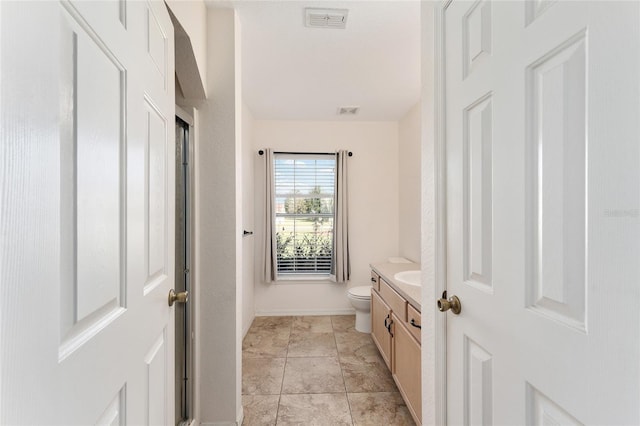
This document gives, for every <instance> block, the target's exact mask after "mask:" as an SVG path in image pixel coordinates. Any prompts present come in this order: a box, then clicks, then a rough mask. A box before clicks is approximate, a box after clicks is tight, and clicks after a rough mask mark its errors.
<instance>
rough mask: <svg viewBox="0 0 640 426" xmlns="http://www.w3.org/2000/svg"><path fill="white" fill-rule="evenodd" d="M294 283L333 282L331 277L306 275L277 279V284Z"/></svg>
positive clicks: (281, 276) (286, 276) (285, 276)
mask: <svg viewBox="0 0 640 426" xmlns="http://www.w3.org/2000/svg"><path fill="white" fill-rule="evenodd" d="M292 281H296V282H304V281H312V282H318V283H332V282H333V281H332V280H331V277H330V276H329V275H306V274H299V275H293V274H292V275H289V274H287V275H278V279H277V281H276V282H288V283H291V282H292Z"/></svg>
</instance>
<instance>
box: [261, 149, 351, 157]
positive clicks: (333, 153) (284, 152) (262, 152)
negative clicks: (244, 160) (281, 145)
mask: <svg viewBox="0 0 640 426" xmlns="http://www.w3.org/2000/svg"><path fill="white" fill-rule="evenodd" d="M273 153H274V154H304V155H336V153H335V152H289V151H274V152H273ZM258 154H260V155H263V154H264V151H263V150H260V151H258ZM349 157H353V152H351V151H349Z"/></svg>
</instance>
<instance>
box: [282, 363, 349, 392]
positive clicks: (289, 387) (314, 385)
mask: <svg viewBox="0 0 640 426" xmlns="http://www.w3.org/2000/svg"><path fill="white" fill-rule="evenodd" d="M345 391H346V390H345V387H344V380H343V379H342V370H341V369H340V362H338V358H336V357H320V358H313V357H306V358H291V357H290V358H287V363H286V365H285V369H284V381H283V382H282V393H283V394H292V393H334V392H345Z"/></svg>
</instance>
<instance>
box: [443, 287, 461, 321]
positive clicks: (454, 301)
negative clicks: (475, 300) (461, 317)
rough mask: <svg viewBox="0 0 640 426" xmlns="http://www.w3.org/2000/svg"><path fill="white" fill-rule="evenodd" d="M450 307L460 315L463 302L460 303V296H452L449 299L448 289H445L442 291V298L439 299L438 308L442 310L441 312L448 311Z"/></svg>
mask: <svg viewBox="0 0 640 426" xmlns="http://www.w3.org/2000/svg"><path fill="white" fill-rule="evenodd" d="M449 309H451V312H453V313H454V314H456V315H458V314H459V313H460V311H462V304H460V299H458V296H451V297H450V298H448V299H447V291H446V290H445V291H444V292H443V293H442V298H441V299H440V300H438V310H440V312H447V311H448V310H449Z"/></svg>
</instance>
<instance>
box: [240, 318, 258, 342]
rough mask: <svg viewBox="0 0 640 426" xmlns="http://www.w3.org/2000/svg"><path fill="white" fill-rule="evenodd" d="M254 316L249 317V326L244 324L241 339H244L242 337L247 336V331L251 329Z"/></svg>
mask: <svg viewBox="0 0 640 426" xmlns="http://www.w3.org/2000/svg"><path fill="white" fill-rule="evenodd" d="M255 317H256V316H255V315H253V316H252V317H251V321H249V324H246V325H245V326H244V329H243V330H242V338H243V339H244V337H245V336H246V335H247V333H248V332H249V329H250V328H251V324H253V320H254V319H255Z"/></svg>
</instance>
